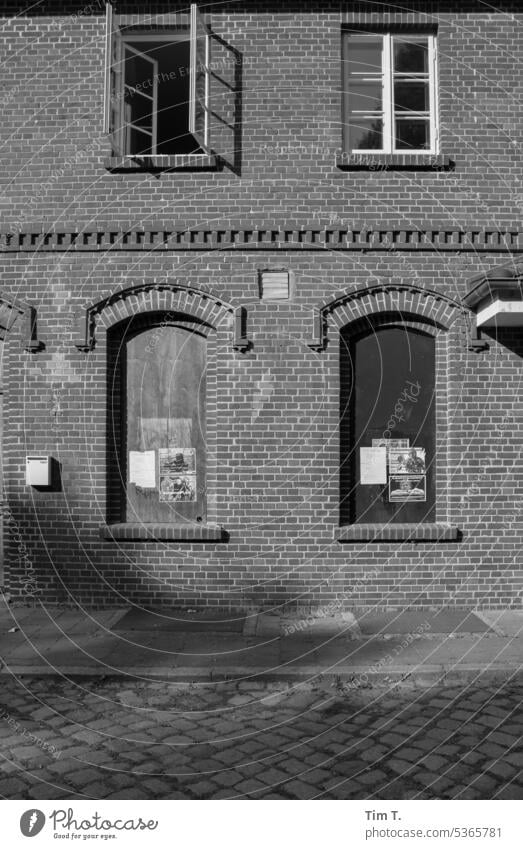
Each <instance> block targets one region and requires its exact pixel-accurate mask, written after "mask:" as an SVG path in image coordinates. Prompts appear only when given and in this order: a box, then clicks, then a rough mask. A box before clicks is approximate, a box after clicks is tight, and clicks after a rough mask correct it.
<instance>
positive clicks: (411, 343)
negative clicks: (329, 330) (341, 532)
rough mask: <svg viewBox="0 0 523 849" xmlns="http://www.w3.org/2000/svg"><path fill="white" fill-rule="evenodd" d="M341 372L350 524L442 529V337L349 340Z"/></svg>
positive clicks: (344, 518) (408, 333) (383, 332)
mask: <svg viewBox="0 0 523 849" xmlns="http://www.w3.org/2000/svg"><path fill="white" fill-rule="evenodd" d="M340 371H341V417H340V427H341V432H340V446H341V456H340V489H341V508H340V514H341V515H340V519H341V522H342V524H347V523H351V522H362V523H367V522H372V523H375V522H378V523H388V522H409V523H410V522H414V523H418V522H431V521H435V451H436V434H435V402H434V386H435V345H434V337H433V336H431V335H430V334H428V333H422V332H419V331H417V330H413V329H410V328H408V327H405V326H400V325H397V326H387V327H376V328H375V329H373V330H371V331H370V332H367V333H365V334H364V335H360V336H358V337H354V336H351V335H349V333H342V337H341V362H340ZM362 449H363V450H362Z"/></svg>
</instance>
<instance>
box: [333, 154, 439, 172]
mask: <svg viewBox="0 0 523 849" xmlns="http://www.w3.org/2000/svg"><path fill="white" fill-rule="evenodd" d="M336 166H337V167H338V168H340V169H341V170H342V171H453V170H454V162H453V160H452V159H451V157H450V156H446V155H444V154H442V153H440V154H435V153H375V154H374V153H373V154H370V153H361V154H359V153H341V154H338V155H337V156H336Z"/></svg>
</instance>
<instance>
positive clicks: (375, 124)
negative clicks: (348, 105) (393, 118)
mask: <svg viewBox="0 0 523 849" xmlns="http://www.w3.org/2000/svg"><path fill="white" fill-rule="evenodd" d="M349 144H350V149H351V150H381V149H382V148H383V121H382V120H381V118H371V119H365V118H361V119H360V118H356V117H354V116H353V117H352V118H351V123H350V126H349Z"/></svg>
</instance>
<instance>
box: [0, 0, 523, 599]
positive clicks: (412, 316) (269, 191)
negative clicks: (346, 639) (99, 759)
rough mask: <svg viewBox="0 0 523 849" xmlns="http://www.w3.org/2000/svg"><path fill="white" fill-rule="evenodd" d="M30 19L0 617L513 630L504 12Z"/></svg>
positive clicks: (17, 81)
mask: <svg viewBox="0 0 523 849" xmlns="http://www.w3.org/2000/svg"><path fill="white" fill-rule="evenodd" d="M25 8H26V7H25V5H24V4H22V3H17V2H14V0H13V2H6V3H4V4H2V11H1V13H0V14H1V18H0V34H1V35H0V37H1V39H2V45H3V50H2V56H3V68H4V73H3V80H4V82H3V87H2V91H1V95H0V101H1V103H2V127H1V129H0V134H1V151H2V162H3V168H2V172H1V175H0V179H1V181H2V189H1V193H0V205H1V220H2V228H1V235H0V259H1V289H0V295H1V313H0V321H1V325H2V335H3V337H4V342H3V393H4V402H3V410H4V412H3V416H4V422H3V430H4V433H3V476H4V499H5V501H4V505H5V506H4V586H5V587H6V588H7V589H8V590H9V591H10V592H11V594H12V595H13V597H15V598H22V599H26V598H31V597H37V598H39V599H43V600H48V601H73V600H79V601H81V602H82V603H94V604H100V605H101V604H115V603H118V604H119V603H122V602H123V601H124V600H129V601H130V602H135V603H139V604H144V605H146V606H157V605H168V606H186V605H187V606H192V607H195V606H196V607H205V606H213V607H221V608H230V609H243V608H246V607H251V606H253V605H255V606H265V607H269V608H270V607H272V606H279V605H288V606H291V607H292V606H296V605H298V606H304V605H306V606H309V605H310V606H312V607H314V606H318V605H326V604H331V603H332V604H333V605H340V606H345V607H347V608H355V607H368V606H372V605H379V606H383V607H401V606H405V605H411V606H413V607H417V606H419V607H423V606H427V605H429V606H435V605H440V604H441V605H446V606H455V607H469V606H477V607H490V608H496V607H506V606H514V605H516V604H517V603H518V594H519V592H520V584H519V582H518V574H519V560H518V558H519V552H520V548H521V529H522V527H523V518H522V514H521V505H522V503H523V502H522V499H523V492H522V489H521V476H520V456H521V444H522V421H523V419H522V415H523V411H522V404H521V401H520V397H519V396H520V376H521V356H522V353H523V345H522V336H521V327H520V326H519V325H520V318H521V285H520V281H521V277H522V275H523V260H520V255H521V253H522V251H523V227H522V225H521V209H522V199H523V186H522V180H523V171H522V168H521V165H522V154H521V144H520V139H519V135H520V133H521V128H522V125H523V124H522V107H521V104H522V97H521V94H522V88H521V86H522V83H521V80H522V79H523V74H522V72H521V71H522V69H521V56H522V55H523V49H522V48H523V35H522V33H523V27H522V24H523V13H522V11H521V5H520V3H519V2H517V0H501V2H499V3H498V4H497V6H496V8H494V6H491V5H487V4H485V3H483V2H480V0H466V2H463V3H460V4H456V3H451V2H448V0H434V2H426V3H425V2H418V0H407V2H406V3H404V4H400V5H399V6H398V5H394V4H390V6H389V5H388V4H386V3H375V4H374V3H370V2H369V3H367V2H347V3H339V2H334V0H301V2H299V3H298V2H293V0H290V2H287V3H285V4H282V3H275V2H272V0H252V2H246V0H240V2H232V0H231V2H227V3H213V4H209V5H208V6H205V5H204V4H202V5H200V6H199V8H198V9H193V10H192V11H191V9H190V8H189V6H188V4H185V5H184V4H181V3H176V2H171V0H169V2H167V0H144V1H143V2H135V0H119V2H117V3H115V4H113V6H112V7H111V6H109V8H108V10H106V8H105V4H104V3H102V0H94V2H91V3H85V2H84V0H46V2H45V3H44V2H42V3H40V4H39V3H37V4H33V5H32V6H31V8H30V9H29V10H28V11H25ZM27 458H38V459H37V460H36V461H35V460H34V459H33V460H32V461H31V465H30V471H29V473H28V474H29V478H26V473H27ZM35 469H36V471H35ZM38 474H40V475H43V477H31V476H32V475H38ZM46 476H47V477H46ZM28 480H29V481H33V483H30V482H27V481H28Z"/></svg>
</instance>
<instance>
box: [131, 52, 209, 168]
mask: <svg viewBox="0 0 523 849" xmlns="http://www.w3.org/2000/svg"><path fill="white" fill-rule="evenodd" d="M131 47H132V48H133V50H136V51H138V52H139V53H141V54H142V56H143V58H142V57H140V56H137V55H136V54H134V53H133V54H131V53H130V52H129V51H128V54H127V56H126V61H125V63H124V75H125V79H124V83H125V87H126V89H125V104H126V112H125V117H124V120H125V123H126V124H127V125H130V124H132V125H139V126H141V127H145V128H146V129H151V121H150V115H151V112H152V110H153V109H154V111H155V114H156V150H154V151H153V149H152V139H151V137H149V140H148V142H147V141H146V140H145V138H144V137H140V136H139V135H137V134H136V133H133V132H131V133H130V132H127V134H126V138H127V140H128V141H127V145H126V153H129V154H142V155H144V154H147V153H149V154H151V153H156V154H164V155H177V154H189V153H202V150H201V148H200V147H199V145H198V143H197V142H196V140H195V138H194V136H192V135H191V134H190V133H189V131H188V129H189V64H190V63H189V56H190V46H189V42H188V41H168V42H157V41H133V42H132V43H131ZM154 63H157V64H156V65H155V64H154ZM154 67H157V79H156V98H157V99H156V103H155V104H153V102H152V101H151V100H149V99H148V98H147V97H146V95H149V97H152V96H153V93H154V91H155V86H154V85H153V82H154V80H153V76H154V75H153V73H152V70H151V69H152V68H154ZM129 87H132V90H130V89H129Z"/></svg>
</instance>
